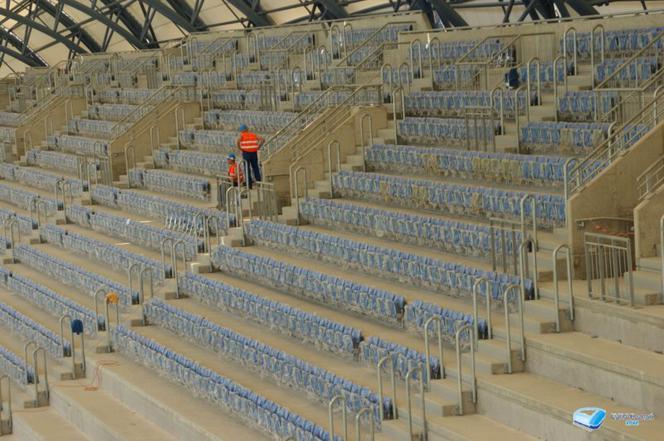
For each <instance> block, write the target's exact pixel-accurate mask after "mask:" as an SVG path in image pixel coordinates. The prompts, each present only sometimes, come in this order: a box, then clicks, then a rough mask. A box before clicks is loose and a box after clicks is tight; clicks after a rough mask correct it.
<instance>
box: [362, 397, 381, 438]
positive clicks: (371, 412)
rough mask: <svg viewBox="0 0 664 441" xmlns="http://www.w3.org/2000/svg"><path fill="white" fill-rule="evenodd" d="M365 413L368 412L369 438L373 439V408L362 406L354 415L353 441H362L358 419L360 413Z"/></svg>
mask: <svg viewBox="0 0 664 441" xmlns="http://www.w3.org/2000/svg"><path fill="white" fill-rule="evenodd" d="M381 406H382V403H381ZM365 413H369V427H371V432H370V434H371V438H370V439H371V441H374V438H375V432H376V423H375V422H374V417H373V409H371V408H370V407H363V408H362V409H360V410H359V411H358V412H357V415H355V441H362V432H361V430H362V427H361V422H360V420H361V419H362V415H364V414H365Z"/></svg>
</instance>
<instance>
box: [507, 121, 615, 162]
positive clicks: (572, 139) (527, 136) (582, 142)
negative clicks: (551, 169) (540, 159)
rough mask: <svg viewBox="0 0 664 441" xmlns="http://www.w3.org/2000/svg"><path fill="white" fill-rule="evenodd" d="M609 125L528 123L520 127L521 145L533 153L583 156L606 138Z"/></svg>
mask: <svg viewBox="0 0 664 441" xmlns="http://www.w3.org/2000/svg"><path fill="white" fill-rule="evenodd" d="M610 126H611V124H609V123H585V122H553V121H540V122H530V123H528V124H526V125H525V126H523V127H521V133H520V137H521V143H522V144H525V145H526V146H529V147H530V148H531V149H532V150H534V151H557V152H565V153H575V154H585V153H587V152H588V151H589V150H592V149H593V148H594V147H596V146H598V145H599V144H601V143H602V142H603V141H604V140H605V139H606V138H607V136H608V133H609V127H610Z"/></svg>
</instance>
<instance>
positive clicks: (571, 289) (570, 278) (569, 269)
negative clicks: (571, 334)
mask: <svg viewBox="0 0 664 441" xmlns="http://www.w3.org/2000/svg"><path fill="white" fill-rule="evenodd" d="M561 250H564V251H565V266H566V269H567V289H568V290H569V315H570V320H572V321H573V320H574V282H573V279H574V273H573V271H574V269H573V267H572V257H571V254H572V250H571V249H570V247H569V245H567V244H560V245H558V246H557V247H556V248H555V249H554V250H553V307H554V313H555V315H556V332H560V308H559V306H560V292H559V291H558V265H557V262H558V253H559V252H560V251H561Z"/></svg>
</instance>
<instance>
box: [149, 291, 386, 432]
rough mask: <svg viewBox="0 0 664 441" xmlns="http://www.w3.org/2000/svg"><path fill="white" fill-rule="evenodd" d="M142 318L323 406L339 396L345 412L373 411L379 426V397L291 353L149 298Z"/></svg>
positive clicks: (384, 403)
mask: <svg viewBox="0 0 664 441" xmlns="http://www.w3.org/2000/svg"><path fill="white" fill-rule="evenodd" d="M145 315H146V317H147V319H148V321H149V322H150V323H152V324H155V325H157V326H160V327H162V328H165V329H167V330H169V331H171V332H173V333H175V334H177V335H179V336H181V337H184V338H186V339H187V340H190V341H192V342H194V343H196V344H198V345H201V346H203V347H206V348H208V349H210V350H212V351H214V352H216V353H218V354H219V355H221V356H222V357H224V358H227V359H230V360H233V361H235V362H237V363H240V364H242V365H243V366H244V367H246V368H247V369H249V370H253V371H255V372H257V373H258V374H259V375H261V376H269V377H270V378H271V379H273V380H274V381H276V382H277V383H278V384H281V385H283V386H286V387H289V388H291V389H294V390H299V391H301V392H305V393H307V394H310V395H311V396H313V397H315V398H316V399H317V400H318V401H321V402H323V403H325V404H327V403H329V402H330V400H331V399H332V398H334V397H335V396H337V395H341V396H343V397H344V398H345V400H346V401H345V403H346V409H347V410H348V411H349V412H354V413H356V412H358V411H359V410H360V409H362V408H364V407H369V408H371V409H372V410H374V412H373V413H374V418H375V419H376V421H375V422H376V424H377V425H378V426H379V425H380V422H381V420H380V413H379V411H378V406H379V405H380V404H381V403H380V400H379V398H378V396H377V395H376V394H375V393H373V392H372V391H371V390H369V389H367V388H366V387H363V386H360V385H358V384H356V383H354V382H353V381H352V380H348V379H345V378H342V377H339V376H337V375H335V374H333V373H332V372H330V371H328V370H326V369H324V368H321V367H318V366H315V365H312V364H310V363H308V362H306V361H304V360H302V359H300V358H297V357H295V356H293V355H291V354H288V353H286V352H283V351H280V350H279V349H276V348H273V347H271V346H268V345H266V344H264V343H261V342H260V341H258V340H254V339H252V338H249V337H246V336H244V335H242V334H239V333H237V332H235V331H234V330H232V329H229V328H223V327H221V326H219V325H217V324H216V323H213V322H211V321H209V320H206V319H205V318H203V317H201V316H198V315H194V314H191V313H189V312H187V311H183V310H180V309H178V308H176V307H175V306H172V305H170V304H168V303H166V302H164V301H162V300H159V299H152V300H150V301H149V302H147V303H146V305H145ZM382 404H383V406H384V408H385V409H384V413H385V414H387V415H389V414H391V413H392V408H391V406H392V401H391V400H390V399H389V398H386V399H384V401H383V403H382Z"/></svg>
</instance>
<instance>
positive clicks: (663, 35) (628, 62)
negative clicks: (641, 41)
mask: <svg viewBox="0 0 664 441" xmlns="http://www.w3.org/2000/svg"><path fill="white" fill-rule="evenodd" d="M662 38H664V31H662V32H660V33H659V34H657V36H656V37H655V38H653V39H652V40H650V43H648V44H647V45H646V46H644V47H642V48H641V49H640V50H639V51H637V52H636V53H635V54H634V55H632V56H631V57H629V58H628V59H627V60H626V61H625V62H624V63H623V64H621V65H620V66H619V67H618V68H617V69H616V70H615V71H613V73H612V74H611V75H609V76H608V77H606V78H604V81H602V82H601V83H599V84H598V85H597V86H595V87H594V88H595V89H596V90H597V89H602V88H604V87H605V86H606V85H607V84H608V83H609V82H610V81H611V80H613V79H614V78H615V77H616V76H617V75H619V74H620V72H621V71H622V70H623V69H624V68H625V67H628V66H629V65H630V64H631V63H632V62H633V61H634V60H636V59H638V58H639V57H640V56H641V55H643V53H644V52H646V51H647V50H649V49H650V48H652V47H653V46H654V45H655V44H656V43H657V42H658V41H659V40H661V39H662Z"/></svg>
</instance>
